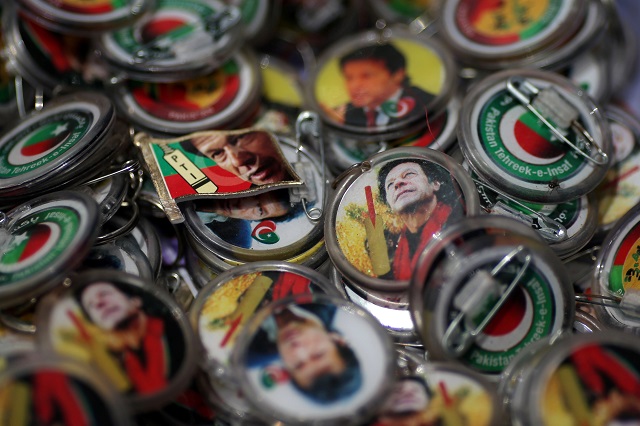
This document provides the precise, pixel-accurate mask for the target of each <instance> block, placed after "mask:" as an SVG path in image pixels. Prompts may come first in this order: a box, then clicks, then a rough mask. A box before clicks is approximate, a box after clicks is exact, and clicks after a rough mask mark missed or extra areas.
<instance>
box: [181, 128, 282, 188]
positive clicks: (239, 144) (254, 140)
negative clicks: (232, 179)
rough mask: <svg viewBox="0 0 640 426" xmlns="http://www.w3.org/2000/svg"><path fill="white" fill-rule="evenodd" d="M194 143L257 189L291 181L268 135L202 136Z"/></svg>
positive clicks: (262, 133)
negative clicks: (257, 187) (256, 186)
mask: <svg viewBox="0 0 640 426" xmlns="http://www.w3.org/2000/svg"><path fill="white" fill-rule="evenodd" d="M191 143H192V144H193V145H194V146H195V147H196V148H197V149H198V150H199V151H200V152H202V153H203V154H204V155H206V156H207V157H209V158H211V159H212V160H213V161H215V162H216V164H217V165H218V166H219V167H221V168H223V169H225V170H227V171H229V172H231V173H233V174H234V175H236V176H238V177H240V178H242V179H244V180H246V181H248V182H251V183H253V184H255V185H264V184H268V183H277V182H281V181H284V180H287V179H288V178H289V174H288V173H287V170H286V169H285V167H284V159H283V158H282V156H281V155H280V153H279V151H278V150H277V148H276V146H275V145H274V144H275V142H274V141H273V140H272V139H271V138H270V137H269V134H268V133H266V132H260V131H256V132H248V133H245V134H241V135H225V134H212V135H202V136H197V137H194V138H192V139H191Z"/></svg>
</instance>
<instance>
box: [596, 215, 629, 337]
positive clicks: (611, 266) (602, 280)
mask: <svg viewBox="0 0 640 426" xmlns="http://www.w3.org/2000/svg"><path fill="white" fill-rule="evenodd" d="M639 240H640V205H636V206H635V207H633V208H632V209H631V210H629V211H628V212H627V213H626V214H625V215H624V216H622V217H621V218H620V219H619V220H618V221H617V222H616V225H615V226H614V227H613V228H612V229H611V231H609V233H608V234H607V236H606V237H605V239H604V241H603V242H602V249H601V251H600V253H599V254H598V258H597V260H596V267H595V269H594V278H593V280H592V286H591V291H592V293H593V294H595V295H602V296H606V297H613V298H614V299H615V300H614V301H608V300H604V302H605V303H606V304H607V305H608V306H607V307H605V306H599V305H594V306H593V308H594V309H595V311H596V315H597V317H598V319H599V320H600V321H601V322H602V323H603V324H605V325H606V326H608V327H612V328H616V329H622V330H624V331H627V332H629V333H633V334H640V317H638V315H637V314H636V313H635V312H633V311H626V310H622V309H620V308H621V307H625V305H626V307H627V308H629V309H632V310H633V309H636V310H637V307H638V305H639V304H640V303H639V302H638V299H637V290H635V289H636V288H637V286H638V282H640V269H639V268H638V260H637V259H638V257H639V256H640V253H638V247H639V245H640V241H639Z"/></svg>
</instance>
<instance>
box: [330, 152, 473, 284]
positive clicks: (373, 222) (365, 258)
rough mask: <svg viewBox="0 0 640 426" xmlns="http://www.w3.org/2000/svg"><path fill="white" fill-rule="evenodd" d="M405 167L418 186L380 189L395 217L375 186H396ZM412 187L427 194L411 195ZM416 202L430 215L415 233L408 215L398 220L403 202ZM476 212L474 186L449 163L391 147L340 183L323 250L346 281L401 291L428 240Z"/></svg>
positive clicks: (440, 157) (437, 155)
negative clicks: (384, 173)
mask: <svg viewBox="0 0 640 426" xmlns="http://www.w3.org/2000/svg"><path fill="white" fill-rule="evenodd" d="M385 166H386V167H385ZM409 168H413V169H415V171H416V172H417V173H416V174H415V175H413V176H414V177H415V178H418V180H417V181H415V182H418V181H419V182H420V183H412V184H411V185H409V186H412V187H413V188H414V189H413V190H408V189H407V188H408V187H409V186H406V187H405V186H403V185H399V186H398V185H396V186H398V188H399V189H402V190H401V191H396V190H395V189H393V190H391V191H389V190H385V192H392V195H391V197H392V201H391V204H393V206H395V211H397V212H398V213H395V212H394V210H393V208H394V207H393V206H391V204H389V201H384V199H382V198H381V197H380V194H379V187H380V188H381V187H384V185H386V181H389V180H390V179H393V181H394V182H395V180H398V179H395V175H396V174H399V175H401V176H404V175H406V172H408V169H409ZM380 170H385V171H387V172H389V174H388V175H387V176H386V177H385V182H380V178H379V171H380ZM405 180H406V179H405ZM432 180H433V182H432ZM424 181H427V183H425V182H424ZM398 182H404V180H403V179H399V180H398ZM417 185H419V187H421V188H422V187H424V189H426V193H425V194H423V193H422V191H416V189H415V188H417V187H418V186H417ZM400 186H402V188H400ZM429 188H431V190H430V189H429ZM405 189H406V190H407V191H408V192H406V191H405ZM396 192H398V193H397V194H396ZM416 197H418V198H417V200H418V201H417V202H420V203H422V200H429V201H428V203H426V204H427V205H428V206H430V207H429V208H428V209H427V210H431V211H432V214H431V215H430V216H428V220H426V221H416V223H418V224H419V226H417V229H416V230H415V231H414V230H412V229H410V228H409V225H411V226H412V227H414V226H413V223H411V220H412V217H413V216H412V215H410V216H409V217H408V218H403V214H402V209H403V207H402V206H403V203H406V202H407V201H404V200H408V202H411V203H413V202H416V200H414V198H416ZM400 198H403V200H400ZM434 204H435V207H434V206H433V205H434ZM479 207H480V206H479V199H478V194H477V192H476V190H475V187H474V185H473V181H471V179H470V178H469V176H468V174H467V173H466V172H465V171H464V169H463V168H462V166H460V165H459V164H458V163H457V162H456V161H455V160H453V158H451V157H449V156H448V155H446V154H443V153H441V152H438V151H435V150H430V149H424V148H414V147H410V148H394V149H391V150H388V151H385V152H383V153H380V154H376V155H374V156H372V157H370V158H369V159H368V160H367V161H365V162H363V163H362V164H361V165H360V166H359V167H356V168H354V169H353V170H352V173H351V174H350V175H348V177H346V178H345V179H344V180H343V181H342V182H340V184H339V187H338V188H337V190H336V192H335V193H334V194H333V198H332V200H331V203H330V206H329V210H328V212H329V214H328V216H327V219H326V220H325V235H326V245H327V251H328V252H329V256H330V257H331V260H332V262H333V263H334V265H335V267H336V269H337V270H338V271H339V272H340V274H341V275H342V276H344V277H345V278H346V279H347V280H349V281H350V282H353V283H355V284H357V285H359V286H362V287H367V288H371V289H373V290H377V291H392V292H400V291H404V290H406V289H407V288H408V285H409V279H410V276H411V270H412V269H413V265H415V263H416V259H417V257H418V256H419V252H420V251H421V250H422V248H423V247H424V246H425V245H426V244H427V243H428V242H429V240H431V239H432V238H434V237H435V236H437V235H438V234H439V233H440V232H441V231H442V230H444V229H446V227H448V226H451V225H452V224H454V223H455V222H456V221H458V220H460V219H461V218H466V217H469V216H473V215H475V214H477V213H478V211H479ZM420 211H421V210H420ZM405 219H406V220H405ZM405 222H406V223H407V224H405ZM420 222H422V223H421V224H420ZM416 236H419V240H420V241H419V244H418V245H417V248H415V249H414V250H413V251H412V250H411V248H410V247H409V242H408V240H407V239H408V238H415V237H416Z"/></svg>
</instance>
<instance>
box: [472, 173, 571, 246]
mask: <svg viewBox="0 0 640 426" xmlns="http://www.w3.org/2000/svg"><path fill="white" fill-rule="evenodd" d="M471 179H472V180H473V182H474V183H475V184H476V187H477V188H478V189H482V190H485V191H486V190H487V189H488V190H490V191H492V192H494V193H495V194H497V195H498V197H497V201H496V202H494V203H491V201H490V200H489V199H488V198H486V197H482V204H483V207H484V208H485V209H491V210H494V209H495V210H502V211H504V212H505V214H507V215H509V216H512V217H515V218H517V219H520V220H522V221H524V222H526V223H528V224H529V225H530V226H531V227H532V228H533V229H535V230H536V231H537V232H539V233H540V234H541V235H542V236H543V237H544V238H545V239H546V240H548V241H553V242H560V241H563V240H566V239H567V237H568V235H567V228H565V227H564V225H562V224H561V223H559V222H556V221H555V220H553V219H550V218H548V217H547V216H545V215H543V214H542V213H539V212H537V211H535V210H533V209H532V208H531V207H529V206H527V205H526V204H524V203H521V202H520V201H518V200H516V199H515V198H513V197H511V196H509V195H508V194H505V193H504V192H502V191H500V190H498V189H496V188H494V187H493V186H491V185H488V184H487V183H485V182H481V181H479V180H478V179H476V178H474V177H471ZM502 200H506V201H509V202H510V203H512V204H515V205H517V206H518V207H519V208H521V209H522V211H518V210H517V209H515V208H513V207H511V206H509V205H508V204H507V203H506V202H504V201H502ZM523 212H527V213H528V214H527V213H523Z"/></svg>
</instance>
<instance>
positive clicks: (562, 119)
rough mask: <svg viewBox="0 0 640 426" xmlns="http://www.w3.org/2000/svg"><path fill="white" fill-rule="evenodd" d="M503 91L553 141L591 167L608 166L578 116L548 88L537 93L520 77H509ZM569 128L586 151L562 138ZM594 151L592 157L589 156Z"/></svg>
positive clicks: (577, 113)
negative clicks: (539, 124) (537, 121)
mask: <svg viewBox="0 0 640 426" xmlns="http://www.w3.org/2000/svg"><path fill="white" fill-rule="evenodd" d="M507 90H509V93H511V94H512V95H513V96H514V97H515V98H516V99H517V100H518V101H519V102H520V103H522V104H523V105H524V106H525V107H527V109H528V110H529V111H531V112H532V113H533V114H534V115H535V116H536V117H537V118H538V119H539V120H540V121H542V123H543V124H544V125H545V126H547V127H548V128H549V130H551V132H552V133H553V134H554V136H555V137H557V138H558V139H559V140H561V141H562V142H564V143H565V144H567V145H568V146H570V147H571V148H572V149H573V150H574V151H575V152H576V153H577V154H578V155H581V156H582V157H584V158H585V159H587V160H588V161H591V162H592V163H594V164H597V165H600V166H603V165H605V164H607V163H608V162H609V156H608V155H607V154H606V153H605V152H604V151H602V149H601V148H600V147H599V146H598V144H597V143H596V141H595V140H594V139H593V137H592V136H591V134H589V132H587V130H586V129H585V128H584V127H583V126H582V124H580V123H579V122H578V118H579V112H578V110H577V109H576V108H574V107H573V106H572V105H571V104H570V103H569V102H568V101H567V100H566V99H565V98H563V97H562V95H560V93H559V92H558V91H557V90H556V89H555V88H554V87H552V86H549V87H547V88H545V89H538V88H537V87H536V86H535V85H533V83H531V82H530V81H528V80H526V79H524V78H522V77H511V78H510V79H509V80H508V81H507ZM569 128H572V129H573V130H574V131H575V132H576V133H577V134H578V135H582V137H583V138H584V139H582V142H583V143H584V145H585V147H586V148H587V150H588V151H589V152H588V153H587V152H584V151H583V150H582V149H580V147H578V146H577V145H576V144H574V143H573V142H571V141H570V140H569V139H568V138H567V137H566V136H565V134H566V133H567V131H568V130H569ZM594 150H595V155H591V153H592V151H594Z"/></svg>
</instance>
